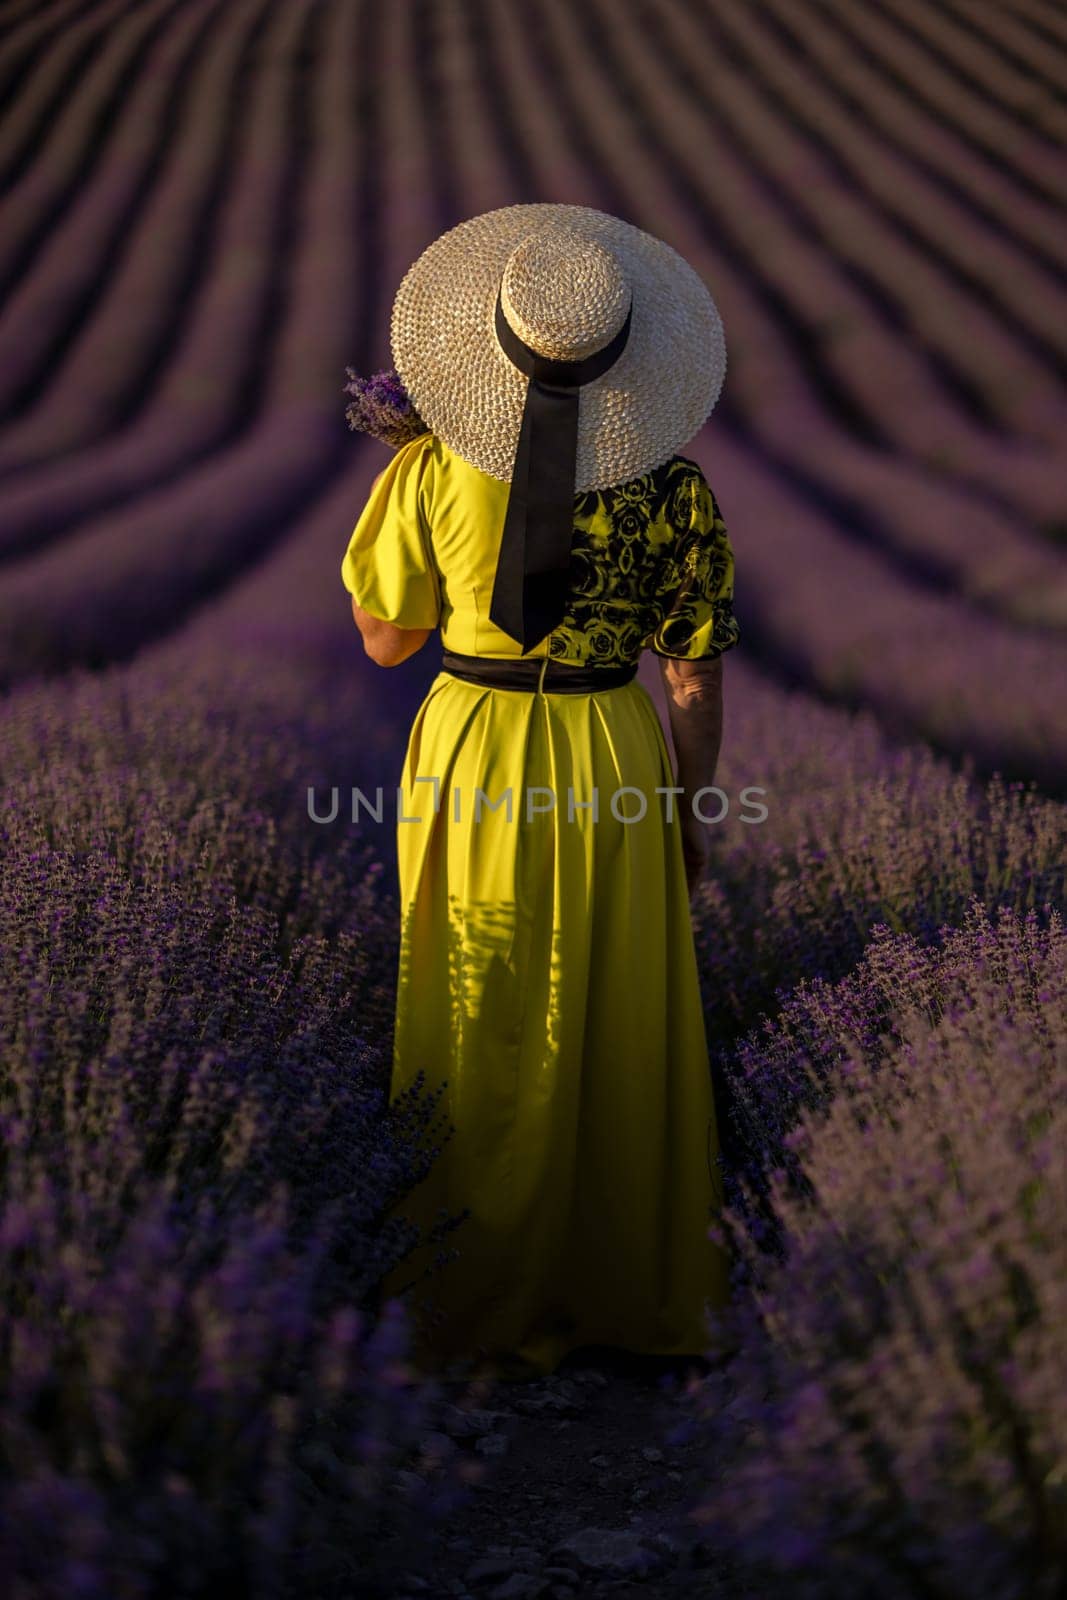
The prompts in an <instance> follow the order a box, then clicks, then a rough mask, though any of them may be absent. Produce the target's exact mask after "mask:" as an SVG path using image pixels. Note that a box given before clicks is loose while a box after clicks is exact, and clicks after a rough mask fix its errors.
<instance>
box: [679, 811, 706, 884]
mask: <svg viewBox="0 0 1067 1600" xmlns="http://www.w3.org/2000/svg"><path fill="white" fill-rule="evenodd" d="M680 820H681V824H682V860H683V861H684V862H685V881H686V885H687V887H688V889H689V897H690V899H692V897H693V891H694V890H695V888H696V886H697V884H698V883H699V882H700V880H701V878H702V877H703V876H704V872H705V870H706V868H707V865H708V860H709V858H710V856H711V838H710V835H709V834H708V826H709V825H708V823H706V822H701V820H700V818H699V817H694V816H693V814H692V812H691V811H683V812H682V813H681V818H680Z"/></svg>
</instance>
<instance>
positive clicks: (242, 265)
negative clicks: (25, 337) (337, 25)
mask: <svg viewBox="0 0 1067 1600" xmlns="http://www.w3.org/2000/svg"><path fill="white" fill-rule="evenodd" d="M217 20H219V21H220V24H221V25H220V26H219V27H217V28H216V29H214V30H211V31H208V32H206V33H203V32H202V34H201V39H200V43H201V46H202V47H204V48H206V49H207V55H206V57H205V59H204V60H203V62H201V63H200V64H199V65H200V68H201V70H200V71H199V72H198V73H197V74H196V75H195V76H194V77H193V79H192V82H191V84H190V85H189V93H188V104H187V105H186V106H185V107H184V117H183V122H182V123H180V124H179V127H181V126H184V125H185V122H187V123H188V126H189V128H190V129H191V130H192V133H193V136H192V137H190V138H187V139H181V140H180V141H179V144H178V148H177V149H176V150H175V151H174V153H173V158H172V159H171V160H170V162H169V163H167V165H165V166H164V168H163V171H162V174H161V176H160V179H159V180H158V181H157V182H156V183H154V184H153V185H152V186H151V188H150V190H149V192H148V195H147V196H146V199H145V202H144V205H143V207H142V210H141V212H140V214H139V216H138V218H137V219H136V224H135V225H134V226H132V227H130V228H129V230H128V237H127V242H126V248H125V250H124V253H123V255H122V257H121V258H120V259H119V261H118V262H116V266H115V270H112V271H110V272H109V273H107V275H106V276H105V277H104V278H103V281H102V283H101V286H100V290H99V292H98V295H97V298H96V302H95V304H94V306H93V308H92V312H91V314H90V315H89V316H88V317H87V318H86V320H85V321H84V323H83V325H82V326H81V328H80V329H79V331H78V334H77V335H76V336H75V338H74V339H72V340H71V341H70V342H68V344H67V345H66V347H65V351H64V359H63V360H62V361H61V362H60V363H58V364H55V363H54V364H53V370H52V374H51V381H50V383H49V384H48V386H47V387H46V388H45V389H44V390H43V393H42V394H41V396H40V398H39V399H38V401H37V403H36V404H35V405H34V406H33V407H32V409H30V410H29V411H27V412H26V414H25V415H24V417H23V418H22V420H21V421H20V423H19V424H18V425H10V424H9V426H8V428H7V430H6V438H5V444H4V447H3V451H2V452H0V465H2V464H5V463H6V464H7V465H8V467H9V469H12V470H14V469H17V475H16V476H15V477H14V479H13V481H12V482H11V483H10V484H9V486H8V488H7V490H6V492H5V497H4V501H5V503H4V528H3V545H2V549H3V552H4V554H5V555H12V554H16V553H22V552H25V551H28V550H31V549H33V550H38V551H39V550H40V548H41V546H42V545H43V543H44V542H45V541H46V540H47V539H49V538H58V537H60V536H65V537H66V538H68V539H69V538H71V537H75V538H76V537H77V532H78V527H79V524H84V523H85V522H87V521H89V520H90V519H91V518H92V517H93V516H94V515H96V514H99V513H101V512H106V511H107V510H108V508H109V507H110V506H111V505H112V504H113V503H115V502H116V501H117V502H119V503H121V502H122V501H128V500H131V499H132V498H133V497H134V496H135V495H142V494H145V493H146V492H147V493H149V495H150V494H151V491H152V490H153V489H154V488H156V487H157V486H158V485H159V484H161V483H165V482H166V481H167V480H168V478H171V477H173V475H174V474H175V473H176V472H178V471H181V470H183V469H184V470H188V469H189V467H190V466H191V465H192V464H193V463H195V462H196V461H198V460H201V459H203V458H204V457H205V456H208V455H209V454H210V453H211V452H212V451H213V450H215V449H219V448H220V447H221V446H223V445H224V444H225V442H226V441H227V440H232V439H233V437H234V436H235V435H239V434H240V433H241V432H242V431H243V430H244V429H246V428H247V427H248V425H249V422H250V420H251V419H250V417H249V414H248V402H247V386H248V382H249V376H250V374H252V373H255V372H256V371H257V370H258V369H259V368H260V367H261V366H262V365H263V364H264V362H265V359H266V358H267V356H268V355H269V352H270V350H271V341H272V340H273V337H274V336H275V330H274V329H273V328H272V327H271V326H270V318H271V306H272V302H273V298H274V296H275V295H276V294H277V292H278V282H279V278H280V277H282V276H284V273H283V271H282V263H283V262H284V260H285V251H284V248H283V249H281V250H279V248H278V246H279V233H280V224H282V223H284V220H285V208H284V192H285V175H286V171H287V161H286V152H287V149H288V148H289V145H290V143H291V135H292V133H293V127H294V124H293V123H292V121H291V120H290V118H289V116H288V111H289V102H290V101H291V98H292V87H293V83H294V81H295V79H296V75H297V74H296V68H295V67H291V68H290V71H289V72H288V73H260V72H252V73H251V74H250V80H249V82H248V84H247V87H246V89H245V92H244V95H243V96H241V98H240V99H239V100H238V101H237V112H236V114H235V109H234V103H235V93H236V89H237V85H238V84H239V83H240V80H241V77H242V65H243V67H244V71H245V72H247V66H248V59H249V57H250V55H251V53H252V52H254V51H256V50H263V49H265V48H274V49H276V50H277V51H278V54H279V58H280V60H281V61H283V62H285V61H289V62H291V61H292V60H293V56H294V54H295V49H296V46H297V44H298V42H299V37H300V32H301V24H302V22H303V20H304V19H303V16H302V13H301V11H300V9H299V8H292V9H291V10H290V9H287V10H286V11H285V12H284V13H282V14H281V15H280V16H275V17H274V18H268V23H273V27H270V26H268V28H267V31H266V35H265V37H264V36H263V31H262V30H263V19H262V18H261V17H260V16H259V15H258V13H257V12H255V11H253V12H251V13H250V14H245V12H244V11H242V10H241V9H240V8H238V9H235V10H234V11H233V12H232V13H231V14H229V15H227V16H224V17H223V18H221V19H217ZM257 35H258V37H257ZM150 81H151V82H152V83H153V85H155V89H156V93H157V94H159V95H160V96H161V97H162V98H164V99H165V98H166V93H167V91H168V89H171V88H173V85H172V84H171V83H170V82H169V80H167V79H164V80H163V81H162V82H161V83H160V82H159V74H158V73H156V74H153V76H152V78H151V79H150ZM129 113H130V116H129V120H128V121H124V120H123V119H120V135H119V137H120V140H121V139H122V133H121V129H122V128H123V126H126V127H127V128H129V129H130V130H133V129H135V128H136V126H137V123H136V115H137V108H136V106H135V105H131V106H130V107H129ZM126 137H127V139H129V138H130V134H129V133H128V134H127V135H126ZM120 153H121V152H120ZM40 165H41V166H43V167H45V168H46V169H47V167H48V165H49V156H48V155H46V156H45V157H44V158H43V159H42V161H41V162H40ZM106 182H107V173H106V172H105V173H103V174H101V175H100V177H99V178H98V179H97V180H96V181H95V182H90V183H89V185H88V186H87V187H86V189H85V191H84V192H83V195H82V198H81V202H80V209H83V210H84V211H85V212H87V214H88V215H89V216H90V217H92V216H93V215H94V214H95V209H97V208H99V205H100V197H99V189H100V187H102V186H104V185H105V184H106ZM68 226H69V224H68ZM101 248H103V243H101ZM53 249H54V251H55V252H58V259H60V260H64V259H65V258H66V262H67V264H66V267H65V270H66V271H67V272H68V273H69V272H70V271H71V264H70V251H69V246H67V245H66V242H65V240H64V229H63V228H60V229H58V230H57V233H56V235H55V242H54V247H53ZM73 260H74V261H75V262H77V263H78V264H79V265H78V269H77V270H78V271H80V274H81V283H82V284H84V283H85V282H86V281H89V282H91V281H92V278H93V276H94V271H93V269H94V266H95V263H94V261H93V259H92V255H91V254H87V253H86V252H85V251H83V250H79V251H78V252H77V253H76V254H74V256H73ZM47 278H48V265H47V260H46V262H45V263H44V266H43V269H42V267H40V266H39V267H37V268H36V269H35V270H34V272H32V273H31V275H30V277H29V278H28V280H27V284H26V293H28V294H30V295H33V294H34V293H35V291H36V286H37V284H38V283H39V281H40V280H41V279H43V280H44V286H45V288H47ZM45 331H46V330H45ZM264 334H266V340H267V343H266V349H264V347H263V346H264ZM39 348H40V349H42V350H43V349H44V348H46V346H44V345H43V346H41V347H39ZM57 456H61V457H62V459H61V460H59V461H57V460H56V459H55V458H56V457H57Z"/></svg>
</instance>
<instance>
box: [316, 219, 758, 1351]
mask: <svg viewBox="0 0 1067 1600" xmlns="http://www.w3.org/2000/svg"><path fill="white" fill-rule="evenodd" d="M392 345H393V358H394V362H395V364H396V368H397V371H398V372H399V374H400V377H401V379H402V380H403V383H404V385H405V387H406V389H407V390H408V392H409V394H410V396H411V399H412V402H413V404H414V406H415V409H416V410H417V412H418V413H419V415H420V416H421V418H422V419H423V420H424V422H425V423H426V424H427V431H425V432H423V433H421V434H419V435H418V436H417V437H415V438H413V439H412V440H410V441H409V442H408V443H406V444H404V445H403V446H402V447H401V448H400V449H398V450H397V452H396V454H395V456H394V457H393V459H392V461H391V463H390V465H389V466H388V467H387V468H386V470H385V471H384V472H383V473H382V474H381V475H380V477H379V479H378V480H377V482H376V483H375V485H374V487H373V489H372V492H371V495H370V498H369V500H368V502H367V505H366V507H365V509H364V510H363V512H362V514H361V516H360V519H359V521H358V523H357V525H356V528H355V531H354V532H353V534H352V538H351V541H350V543H349V546H348V549H347V552H346V554H345V557H344V562H343V566H342V576H343V580H344V583H345V586H346V588H347V589H348V590H349V592H350V593H351V595H352V603H353V612H354V615H355V620H356V622H357V624H358V626H359V628H360V631H361V633H362V636H363V640H364V643H365V646H366V649H367V652H368V654H369V655H370V656H371V658H372V660H374V661H376V662H377V663H378V664H379V665H381V666H393V665H396V664H397V663H399V662H401V661H404V660H406V659H407V658H408V657H409V656H410V655H412V654H413V653H414V652H415V651H416V650H419V649H421V648H422V646H423V645H424V644H425V642H426V640H427V639H428V638H429V636H430V634H431V633H432V632H433V631H434V630H435V629H436V628H440V630H441V634H442V640H443V643H444V647H445V648H444V656H443V662H442V667H443V670H442V671H441V672H440V673H439V674H438V675H437V677H436V678H435V679H434V681H433V683H432V684H431V686H430V689H429V692H428V694H427V696H426V698H425V699H424V701H423V703H422V705H421V707H420V708H419V710H418V712H417V714H416V716H415V720H414V724H413V726H412V729H411V734H410V739H409V743H408V749H407V756H406V760H405V763H404V770H403V774H402V778H401V786H400V788H401V797H402V805H403V811H402V813H400V814H399V815H398V822H397V836H398V857H399V877H400V896H401V910H402V928H401V957H400V968H399V982H398V994H397V1008H396V1033H395V1048H394V1060H393V1072H392V1089H391V1098H392V1099H395V1098H396V1097H397V1096H398V1095H399V1094H401V1093H402V1092H403V1091H404V1090H405V1089H407V1088H408V1087H409V1086H410V1085H411V1083H412V1081H413V1079H414V1078H415V1075H416V1074H417V1073H418V1072H419V1071H420V1070H421V1071H423V1072H424V1073H425V1074H426V1079H427V1082H428V1083H429V1084H430V1085H431V1086H437V1085H442V1084H443V1085H444V1088H445V1095H446V1098H445V1100H444V1102H443V1106H444V1108H445V1110H446V1114H447V1117H448V1120H449V1122H450V1123H451V1125H452V1129H453V1130H454V1131H453V1132H452V1134H451V1137H450V1138H448V1139H447V1141H446V1142H445V1143H444V1145H443V1148H442V1149H441V1152H440V1154H439V1155H438V1156H437V1157H436V1158H435V1161H434V1165H433V1168H432V1170H431V1171H430V1173H429V1175H428V1176H427V1177H426V1179H425V1180H424V1181H423V1182H422V1183H421V1184H420V1185H419V1186H418V1187H417V1188H416V1189H415V1190H414V1191H413V1193H412V1194H411V1195H410V1196H409V1197H408V1198H407V1199H406V1201H405V1202H404V1203H403V1205H402V1206H400V1207H399V1208H397V1215H402V1216H407V1217H411V1218H413V1219H414V1220H417V1221H420V1222H421V1223H422V1224H423V1225H424V1226H426V1227H429V1226H430V1225H431V1224H432V1222H433V1221H434V1219H435V1218H437V1217H440V1216H441V1214H442V1213H445V1212H447V1213H449V1214H452V1215H456V1214H459V1213H464V1220H463V1222H462V1224H461V1226H460V1227H459V1229H458V1230H457V1231H456V1232H455V1234H454V1235H452V1236H451V1239H452V1241H453V1242H454V1245H455V1248H456V1250H458V1252H459V1257H458V1259H453V1260H450V1261H448V1263H447V1265H446V1266H445V1267H444V1270H443V1272H441V1273H439V1275H438V1276H437V1278H436V1279H433V1280H432V1281H431V1286H430V1298H429V1300H426V1301H423V1302H421V1303H420V1305H419V1306H418V1307H417V1308H409V1309H412V1311H413V1314H414V1316H415V1343H414V1348H413V1352H412V1355H413V1360H414V1361H415V1363H416V1364H417V1365H420V1366H421V1367H422V1368H423V1369H424V1370H438V1371H440V1370H443V1369H445V1368H446V1367H449V1366H450V1367H451V1370H453V1371H456V1370H460V1369H462V1368H463V1367H464V1366H465V1365H469V1364H470V1363H474V1364H475V1365H476V1366H479V1367H480V1368H481V1369H482V1370H488V1371H491V1372H494V1373H495V1374H496V1375H498V1376H503V1377H507V1376H515V1375H523V1374H529V1373H547V1372H551V1371H553V1370H555V1368H556V1367H557V1366H558V1364H559V1362H560V1361H561V1360H562V1358H563V1357H564V1355H566V1354H567V1353H568V1352H569V1351H571V1350H573V1349H576V1348H578V1347H580V1346H583V1345H592V1344H597V1345H612V1346H616V1347H617V1348H619V1349H622V1350H628V1351H634V1352H644V1353H651V1354H658V1355H664V1356H684V1355H699V1354H700V1353H702V1352H703V1351H704V1350H705V1349H706V1348H707V1345H708V1337H707V1331H706V1322H705V1307H706V1306H710V1307H712V1308H718V1307H721V1306H723V1305H724V1304H725V1303H726V1299H727V1260H726V1258H725V1256H724V1254H723V1252H722V1250H721V1249H720V1247H719V1246H718V1245H717V1244H715V1243H713V1242H712V1240H711V1239H710V1238H709V1236H708V1228H709V1226H710V1224H711V1222H712V1221H713V1218H714V1213H715V1210H716V1209H717V1207H718V1206H719V1205H720V1204H721V1190H720V1183H719V1178H718V1174H717V1171H716V1168H715V1163H714V1158H715V1155H716V1152H717V1149H718V1140H717V1134H716V1121H715V1109H714V1101H713V1096H712V1085H711V1079H710V1068H709V1059H708V1049H707V1041H706V1038H705V1033H704V1023H703V1016H702V1009H701V999H700V992H699V988H698V981H697V968H696V958H695V953H694V945H693V934H692V925H691V921H690V912H689V891H690V890H691V888H692V885H693V884H694V883H695V881H696V879H697V878H698V877H699V875H700V872H701V869H702V868H703V866H704V864H705V861H706V858H707V851H708V840H707V829H708V825H709V824H708V823H707V822H706V821H703V820H702V819H701V817H700V815H698V814H697V810H696V809H694V806H693V804H692V801H693V798H694V796H697V797H698V807H699V805H700V802H699V794H698V792H699V791H700V790H701V789H702V788H703V787H705V786H708V785H711V784H712V783H713V781H714V771H715V763H716V757H717V753H718V746H719V738H720V729H721V659H720V658H721V656H722V653H723V652H724V651H725V650H727V649H729V648H731V647H732V646H733V645H734V644H735V643H736V642H737V639H738V629H737V624H736V621H735V619H734V617H733V613H732V605H731V601H732V593H733V552H732V550H731V547H730V543H729V539H728V536H727V533H726V529H725V527H724V525H723V522H722V519H721V517H720V515H719V510H718V506H717V505H716V502H715V499H714V496H713V494H712V492H711V490H710V488H709V486H708V484H707V483H706V481H705V480H704V477H703V474H702V472H701V470H700V467H699V466H698V465H697V464H696V462H694V461H692V460H690V459H688V458H687V457H685V456H681V455H679V454H678V453H677V452H678V450H679V448H680V447H681V446H682V445H683V444H684V443H685V442H686V441H687V440H689V439H690V438H692V436H693V435H694V434H695V433H696V432H697V430H698V429H699V428H700V426H701V425H702V424H703V422H704V421H705V419H706V418H707V416H708V414H709V413H710V411H711V409H712V407H713V405H714V403H715V401H716V399H717V397H718V394H719V390H720V388H721V385H722V380H723V376H724V373H725V365H726V356H725V348H724V342H723V334H722V326H721V323H720V320H719V316H718V312H717V310H716V307H715V304H714V301H713V300H712V298H711V296H710V294H709V293H708V291H707V289H706V287H705V286H704V284H703V283H702V282H701V280H700V279H699V277H698V276H697V275H696V273H695V272H694V271H693V270H692V268H690V267H689V266H688V265H687V263H686V262H685V261H684V260H683V259H682V258H681V257H680V256H679V255H678V254H677V253H676V252H675V251H674V250H672V249H671V248H670V247H669V246H668V245H666V244H664V243H662V242H661V241H660V240H657V239H655V238H653V237H652V236H651V235H649V234H647V233H645V232H643V231H642V230H640V229H638V228H636V227H634V226H632V225H631V224H629V223H626V222H623V221H621V220H619V219H617V218H614V217H610V216H607V215H605V214H604V213H603V212H599V211H594V210H590V209H589V208H586V207H581V206H569V205H547V204H537V205H518V206H509V207H505V208H503V209H502V210H499V211H493V212H489V213H487V214H486V215H484V216H480V217H475V218H473V219H472V220H470V221H468V222H465V223H463V224H461V225H460V226H459V227H457V228H453V229H452V230H451V231H450V232H448V233H446V234H444V235H443V236H442V237H441V238H439V239H438V240H437V241H436V242H435V243H434V244H432V245H431V246H430V247H429V248H428V249H427V250H426V251H425V252H424V253H423V254H422V255H421V256H420V257H419V259H418V260H417V261H416V262H415V264H414V265H413V266H412V267H411V268H410V270H409V271H408V273H407V274H406V276H405V278H404V280H403V282H402V284H401V286H400V289H399V292H398V294H397V298H396V302H395V305H394V309H393V317H392ZM646 646H647V647H649V648H650V649H651V650H652V651H654V652H655V653H656V654H657V655H658V656H659V657H660V658H661V662H662V666H663V671H664V682H665V684H666V687H667V691H668V700H669V706H670V718H671V726H672V732H673V736H674V740H675V746H676V750H677V753H678V769H679V770H678V774H677V778H676V777H675V775H674V773H673V772H672V770H671V764H670V758H669V756H668V753H667V747H666V744H665V741H664V737H663V730H662V728H661V726H660V722H659V718H658V716H657V714H656V710H655V707H654V704H653V702H652V700H651V698H650V697H649V695H648V694H647V692H646V691H645V689H644V688H643V687H642V686H641V685H640V684H639V683H638V682H636V681H635V678H634V674H635V672H636V670H637V662H638V658H639V656H640V653H641V650H642V649H643V648H644V647H646ZM705 804H708V802H706V800H705ZM700 809H703V808H702V807H700ZM710 809H711V814H712V815H714V811H715V807H714V805H713V804H711V807H710ZM429 1260H430V1256H429V1254H428V1247H427V1246H420V1248H419V1249H418V1250H416V1252H415V1254H414V1259H412V1258H409V1259H408V1260H407V1261H406V1262H404V1263H402V1264H401V1266H400V1267H398V1268H397V1269H396V1270H395V1271H394V1272H393V1273H392V1274H390V1276H389V1278H388V1279H387V1281H386V1284H385V1286H384V1288H385V1292H386V1293H387V1294H393V1293H400V1292H401V1290H402V1289H405V1288H407V1287H409V1286H410V1284H411V1282H412V1281H413V1280H414V1279H416V1278H417V1276H418V1271H419V1268H420V1267H425V1266H426V1265H428V1263H429Z"/></svg>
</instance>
